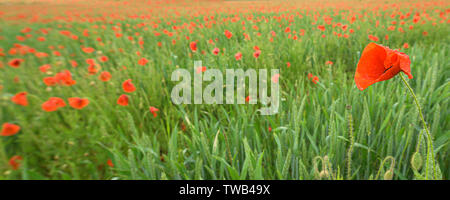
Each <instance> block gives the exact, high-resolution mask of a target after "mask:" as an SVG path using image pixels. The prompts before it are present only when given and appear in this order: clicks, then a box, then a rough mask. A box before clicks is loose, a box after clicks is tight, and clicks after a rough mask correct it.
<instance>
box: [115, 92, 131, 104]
mask: <svg viewBox="0 0 450 200" xmlns="http://www.w3.org/2000/svg"><path fill="white" fill-rule="evenodd" d="M128 100H129V99H128V96H127V95H125V94H122V95H120V97H119V99H117V104H119V105H121V106H128Z"/></svg>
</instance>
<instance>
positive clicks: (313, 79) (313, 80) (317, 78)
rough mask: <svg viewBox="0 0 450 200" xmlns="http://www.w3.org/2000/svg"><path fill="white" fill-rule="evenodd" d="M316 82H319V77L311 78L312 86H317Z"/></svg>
mask: <svg viewBox="0 0 450 200" xmlns="http://www.w3.org/2000/svg"><path fill="white" fill-rule="evenodd" d="M317 81H319V77H317V76H314V77H313V78H312V82H313V83H314V84H317Z"/></svg>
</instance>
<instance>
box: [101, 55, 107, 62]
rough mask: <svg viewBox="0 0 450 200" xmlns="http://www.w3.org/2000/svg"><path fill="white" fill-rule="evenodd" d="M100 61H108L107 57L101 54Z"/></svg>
mask: <svg viewBox="0 0 450 200" xmlns="http://www.w3.org/2000/svg"><path fill="white" fill-rule="evenodd" d="M100 61H101V62H106V61H108V57H107V56H102V57H100Z"/></svg>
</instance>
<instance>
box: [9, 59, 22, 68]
mask: <svg viewBox="0 0 450 200" xmlns="http://www.w3.org/2000/svg"><path fill="white" fill-rule="evenodd" d="M22 63H23V59H19V58H14V59H12V60H10V61H9V62H8V65H9V66H10V67H13V68H18V67H20V64H22Z"/></svg>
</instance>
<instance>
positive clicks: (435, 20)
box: [0, 0, 450, 180]
mask: <svg viewBox="0 0 450 200" xmlns="http://www.w3.org/2000/svg"><path fill="white" fill-rule="evenodd" d="M449 13H450V2H449V1H439V0H432V1H420V0H417V1H356V0H349V1H337V0H329V1H313V2H310V1H306V0H304V1H303V0H299V1H270V2H266V1H261V2H257V1H248V2H245V1H242V2H241V1H179V0H172V1H154V0H151V1H143V0H142V1H122V0H120V1H112V0H110V1H82V0H69V1H58V0H53V1H51V0H47V1H44V0H41V1H37V0H36V1H4V0H3V1H0V124H3V123H13V124H16V125H19V126H20V127H21V130H20V131H19V132H18V133H17V134H16V135H13V136H0V179H391V178H392V179H397V180H398V179H399V180H404V179H423V178H424V177H425V176H426V174H425V156H426V153H425V150H426V149H425V134H424V132H423V130H422V124H421V122H420V119H419V115H418V111H417V109H416V107H415V105H414V102H413V99H412V98H411V96H410V94H409V93H408V91H407V88H406V87H405V86H404V85H403V84H402V82H401V79H400V77H395V78H393V79H392V80H389V81H385V82H381V83H377V84H375V85H373V86H370V87H369V88H368V89H366V90H364V91H360V90H358V89H357V88H356V86H355V83H354V80H353V78H354V77H353V76H354V72H355V69H356V64H357V62H358V59H359V56H360V54H361V52H362V50H363V49H364V47H365V46H366V45H367V44H368V43H370V42H376V43H379V44H383V45H386V46H389V47H391V48H392V49H399V50H400V51H402V52H405V53H406V54H408V55H409V56H410V58H411V61H412V64H411V70H412V75H413V76H414V78H413V79H411V80H409V83H410V85H411V86H412V87H413V89H414V91H415V92H416V95H417V96H418V98H419V101H420V103H421V105H422V109H423V112H424V115H425V119H426V121H427V123H428V124H429V127H430V130H431V134H432V136H433V142H434V147H433V148H434V151H435V154H436V155H435V159H436V163H437V164H438V167H439V177H438V178H440V179H448V177H449V176H450V166H449V164H450V160H449V155H448V153H449V146H448V143H449V138H450V131H449V130H450V129H449V123H448V122H449V121H450V119H449V116H450V115H449V112H448V108H449V95H450V91H449V90H450V87H449V78H448V77H449V75H450V74H449V73H450V70H449V69H450V64H449V63H450V62H449V55H450V53H449V50H450V48H449V44H450V36H449V35H450V27H449V23H450V20H449ZM226 30H227V31H229V32H231V33H232V36H231V37H227V36H226V34H224V32H225V31H226ZM192 42H195V43H196V45H197V51H193V50H192V49H191V48H190V44H191V43H192ZM214 48H218V49H219V53H218V54H217V55H215V54H214V53H213V50H214ZM256 49H260V51H261V54H260V56H259V57H257V58H255V57H254V56H253V53H254V52H255V51H256ZM237 53H241V54H242V59H241V60H237V59H236V58H235V55H236V54H237ZM13 59H23V61H22V62H21V64H20V66H19V67H12V66H11V65H10V61H11V60H13ZM143 59H145V60H146V61H147V62H146V63H144V64H143V63H141V62H140V61H142V60H143ZM194 60H202V62H203V65H205V67H206V68H207V69H220V70H223V71H224V70H225V69H227V68H242V69H249V68H255V69H258V68H268V69H272V68H278V69H280V79H279V80H280V86H281V98H282V102H281V109H280V112H279V113H278V114H277V115H272V116H262V115H260V114H259V113H257V112H256V110H257V109H258V108H260V107H261V106H262V105H259V104H258V105H248V104H246V105H237V104H236V105H175V104H173V103H172V101H171V98H170V92H171V89H172V88H173V86H174V85H176V84H177V83H176V82H172V81H170V76H171V73H172V71H174V70H175V69H177V68H187V69H189V70H190V71H192V73H194V69H193V63H194ZM74 63H76V64H74ZM45 65H48V66H50V67H49V68H46V69H45V70H42V68H41V67H42V66H45ZM65 70H68V71H69V72H70V74H71V77H72V78H73V80H75V81H76V83H75V84H74V85H71V86H66V85H58V84H57V85H52V86H49V85H47V84H46V83H45V82H44V81H43V79H44V78H46V77H53V76H55V75H56V74H57V73H60V72H64V71H65ZM103 72H108V73H110V74H111V79H110V80H108V81H102V80H100V78H101V77H99V76H101V74H102V73H103ZM308 74H311V75H312V76H316V77H317V78H318V81H317V82H313V81H312V80H311V78H309V77H308ZM128 79H132V82H133V84H134V85H135V86H136V91H134V92H132V93H127V92H124V91H123V89H122V83H123V82H124V81H125V80H128ZM204 85H206V83H204ZM19 92H27V98H28V101H29V105H28V106H20V105H17V104H14V103H13V102H12V101H11V98H12V97H13V96H14V95H15V94H17V93H19ZM123 94H126V95H128V97H129V105H128V106H121V105H118V104H117V100H118V98H119V96H120V95H123ZM50 97H60V98H62V99H64V101H65V102H66V103H68V102H67V99H68V98H70V97H80V98H87V99H88V100H89V105H87V106H86V107H84V108H83V109H80V110H78V109H74V108H72V107H70V106H69V105H67V106H65V107H63V108H60V109H58V110H57V111H54V112H46V111H44V110H43V109H42V104H43V103H44V102H45V101H47V100H48V99H49V98H50ZM150 106H152V107H155V108H158V109H159V111H158V112H157V116H156V117H154V116H153V114H152V112H150V110H149V107H150ZM416 152H418V153H417V154H420V155H421V157H422V161H420V160H418V159H417V157H416V159H415V160H414V164H413V163H412V161H413V160H412V156H413V154H414V153H416ZM417 154H416V155H417ZM14 156H20V157H21V158H22V159H21V160H17V162H18V163H19V167H17V168H16V169H15V167H14V166H15V165H14V164H15V163H11V158H12V157H14Z"/></svg>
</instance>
